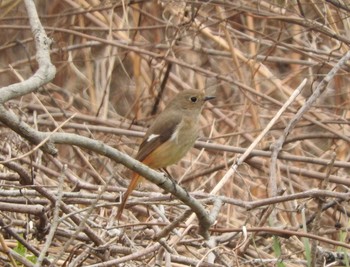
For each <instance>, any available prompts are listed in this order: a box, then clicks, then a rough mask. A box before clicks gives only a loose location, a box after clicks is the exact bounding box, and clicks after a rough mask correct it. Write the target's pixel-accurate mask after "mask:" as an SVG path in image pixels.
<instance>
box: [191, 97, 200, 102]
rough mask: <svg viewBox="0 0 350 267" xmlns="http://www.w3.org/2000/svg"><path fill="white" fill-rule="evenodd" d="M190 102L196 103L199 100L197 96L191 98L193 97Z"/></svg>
mask: <svg viewBox="0 0 350 267" xmlns="http://www.w3.org/2000/svg"><path fill="white" fill-rule="evenodd" d="M190 100H191V102H192V103H196V102H197V100H198V98H197V97H195V96H191V97H190Z"/></svg>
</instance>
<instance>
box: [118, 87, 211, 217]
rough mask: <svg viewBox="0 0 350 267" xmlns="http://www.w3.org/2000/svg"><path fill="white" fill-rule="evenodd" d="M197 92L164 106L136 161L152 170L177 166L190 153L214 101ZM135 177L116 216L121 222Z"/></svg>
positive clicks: (188, 93)
mask: <svg viewBox="0 0 350 267" xmlns="http://www.w3.org/2000/svg"><path fill="white" fill-rule="evenodd" d="M213 98H215V97H213V96H206V95H205V94H204V93H203V92H201V91H199V90H194V89H191V90H185V91H182V92H180V93H179V94H177V95H176V97H175V98H174V99H173V100H172V101H171V102H170V103H169V104H168V105H167V107H166V108H165V109H164V111H163V112H162V113H160V114H159V115H158V117H157V118H156V119H155V121H154V122H153V124H152V125H151V126H150V128H149V129H148V131H147V132H146V135H145V137H144V139H143V141H142V143H141V145H140V148H139V151H138V153H137V155H136V157H135V158H136V159H137V160H139V161H140V162H142V163H143V164H145V165H147V166H149V167H150V168H152V169H161V168H165V167H167V166H169V165H172V164H175V163H177V162H178V161H179V160H180V159H181V158H183V157H184V156H185V154H186V153H187V152H188V151H189V150H190V149H191V147H192V146H193V145H194V142H195V141H196V139H197V137H198V131H199V117H200V114H201V111H202V108H203V105H204V103H205V101H207V100H210V99H213ZM140 178H141V176H140V175H139V174H138V173H134V176H133V178H132V180H131V182H130V185H129V187H128V189H127V190H126V192H125V194H124V197H123V199H122V202H121V204H120V206H119V209H118V213H117V220H119V219H120V217H121V215H122V213H123V210H124V207H125V204H126V201H127V199H128V197H129V195H130V194H131V192H132V191H133V190H134V189H135V188H136V186H137V185H138V183H139V182H140Z"/></svg>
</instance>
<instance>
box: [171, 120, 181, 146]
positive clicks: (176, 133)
mask: <svg viewBox="0 0 350 267" xmlns="http://www.w3.org/2000/svg"><path fill="white" fill-rule="evenodd" d="M180 128H181V123H180V124H179V125H178V126H177V127H176V128H175V131H174V132H173V134H172V135H171V137H170V141H174V142H175V143H176V144H177V143H178V141H179V130H180Z"/></svg>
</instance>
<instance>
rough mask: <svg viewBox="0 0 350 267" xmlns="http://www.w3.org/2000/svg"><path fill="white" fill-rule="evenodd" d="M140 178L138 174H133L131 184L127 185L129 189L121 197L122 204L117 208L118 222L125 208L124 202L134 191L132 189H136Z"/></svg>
mask: <svg viewBox="0 0 350 267" xmlns="http://www.w3.org/2000/svg"><path fill="white" fill-rule="evenodd" d="M140 178H141V176H140V175H139V174H138V173H135V174H134V177H133V178H132V180H131V182H130V184H129V187H128V189H127V190H126V192H125V194H124V196H123V199H122V202H121V203H120V206H119V208H118V212H117V217H116V218H117V220H118V221H119V220H120V217H121V216H122V214H123V210H124V208H125V205H126V201H127V200H128V198H129V196H130V194H131V192H132V191H134V189H135V188H136V186H137V185H138V183H139V182H140Z"/></svg>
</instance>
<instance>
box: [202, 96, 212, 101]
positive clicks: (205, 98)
mask: <svg viewBox="0 0 350 267" xmlns="http://www.w3.org/2000/svg"><path fill="white" fill-rule="evenodd" d="M214 98H215V96H206V97H204V101H208V100H212V99H214Z"/></svg>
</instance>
